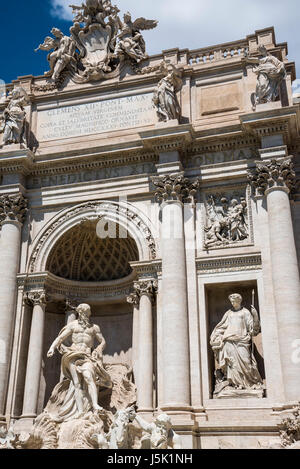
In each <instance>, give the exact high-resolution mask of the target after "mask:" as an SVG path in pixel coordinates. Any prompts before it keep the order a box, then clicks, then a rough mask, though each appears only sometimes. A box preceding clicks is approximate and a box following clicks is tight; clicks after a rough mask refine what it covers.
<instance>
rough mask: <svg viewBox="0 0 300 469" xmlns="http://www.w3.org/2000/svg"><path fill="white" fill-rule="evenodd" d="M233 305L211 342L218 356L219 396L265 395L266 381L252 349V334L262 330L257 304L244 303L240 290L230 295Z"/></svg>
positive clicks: (216, 374) (216, 391)
mask: <svg viewBox="0 0 300 469" xmlns="http://www.w3.org/2000/svg"><path fill="white" fill-rule="evenodd" d="M229 300H230V302H231V304H232V308H231V309H229V310H228V311H227V312H226V313H225V315H224V316H223V319H222V320H221V322H220V323H219V324H218V325H217V326H216V327H215V329H214V330H213V333H212V334H211V338H210V345H211V347H212V349H213V351H214V354H215V360H216V372H215V377H216V386H215V391H214V397H215V398H222V397H263V381H262V378H261V376H260V374H259V371H258V368H257V362H256V360H255V357H254V354H253V349H252V337H254V336H256V335H258V334H259V332H260V321H259V317H258V313H257V311H256V309H255V307H254V306H253V305H252V306H251V313H250V311H249V310H248V309H246V308H244V307H242V301H243V298H242V296H241V295H239V294H236V293H234V294H232V295H230V296H229Z"/></svg>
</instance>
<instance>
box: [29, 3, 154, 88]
mask: <svg viewBox="0 0 300 469" xmlns="http://www.w3.org/2000/svg"><path fill="white" fill-rule="evenodd" d="M70 7H72V8H73V15H74V18H73V26H72V27H71V28H70V36H65V35H64V34H63V33H62V32H61V31H60V30H59V29H57V28H53V29H52V31H51V34H52V36H53V37H49V36H48V37H46V39H45V41H44V43H43V44H41V45H40V46H39V47H38V49H36V50H44V51H48V52H49V54H48V62H49V64H50V70H49V72H46V73H45V75H46V76H48V77H49V82H48V84H47V85H44V88H45V90H48V89H50V88H53V89H55V88H57V87H59V86H61V85H62V83H63V82H64V80H65V79H66V78H67V76H69V77H71V79H72V81H74V82H75V83H87V82H89V81H98V80H104V79H109V78H113V77H115V76H118V75H119V74H120V72H121V68H122V67H123V65H125V63H129V64H130V65H131V66H132V67H136V66H137V64H139V63H140V62H142V61H145V60H147V58H148V56H147V54H146V45H145V41H144V38H143V36H142V34H141V31H143V30H149V29H153V28H155V27H156V26H157V24H158V22H157V21H155V20H146V19H145V18H138V19H137V20H135V21H133V20H132V17H131V14H130V13H126V14H125V15H124V18H123V20H121V18H120V16H119V14H120V10H119V9H118V7H117V6H115V5H112V3H111V0H86V1H85V2H84V3H82V4H81V5H80V6H77V5H70ZM41 91H42V89H41Z"/></svg>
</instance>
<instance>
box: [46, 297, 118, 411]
mask: <svg viewBox="0 0 300 469" xmlns="http://www.w3.org/2000/svg"><path fill="white" fill-rule="evenodd" d="M76 311H77V313H78V320H75V321H72V322H71V323H69V324H68V325H67V326H66V327H64V328H63V329H62V331H61V332H60V333H59V335H58V337H57V338H56V339H55V341H54V342H53V344H52V345H51V347H50V349H49V352H48V354H47V356H48V358H50V357H53V355H54V353H55V350H56V349H57V350H58V351H59V352H60V353H61V354H62V355H63V356H62V364H61V366H62V373H63V376H64V378H66V379H67V380H69V381H70V386H69V389H68V391H67V392H66V395H65V397H64V400H63V403H62V408H61V411H60V417H63V416H64V417H66V418H69V417H70V416H72V417H73V418H74V417H78V416H80V415H83V414H84V413H86V412H89V411H90V410H93V411H97V410H103V409H102V407H101V406H100V405H99V404H98V392H99V387H100V388H106V389H107V388H108V389H111V387H112V381H111V378H110V376H109V374H108V373H107V372H106V371H105V369H104V366H103V350H104V348H105V345H106V342H105V339H104V337H103V335H102V334H101V331H100V328H99V326H97V325H95V324H91V323H90V321H89V319H90V316H91V308H90V306H89V305H87V304H81V305H79V306H78V308H77V309H76ZM68 337H71V340H72V345H71V347H67V346H66V345H64V344H63V342H64V341H65V340H66V339H67V338H68ZM95 339H96V340H97V341H98V342H99V344H100V345H99V346H98V347H97V348H96V349H95V350H94V351H92V349H93V346H94V340H95Z"/></svg>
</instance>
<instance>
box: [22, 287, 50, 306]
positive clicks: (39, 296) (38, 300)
mask: <svg viewBox="0 0 300 469" xmlns="http://www.w3.org/2000/svg"><path fill="white" fill-rule="evenodd" d="M47 301H48V297H47V294H46V292H45V290H38V291H30V292H28V293H26V303H27V304H30V305H32V306H38V305H39V306H43V305H46V303H47Z"/></svg>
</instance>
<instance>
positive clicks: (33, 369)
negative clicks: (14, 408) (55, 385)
mask: <svg viewBox="0 0 300 469" xmlns="http://www.w3.org/2000/svg"><path fill="white" fill-rule="evenodd" d="M27 300H28V302H29V303H30V304H31V305H32V308H33V309H32V319H31V331H30V339H29V349H28V360H27V368H26V380H25V390H24V402H23V412H22V413H23V418H35V417H36V415H37V405H38V394H39V388H40V379H41V367H42V357H43V342H44V326H45V308H46V293H45V292H44V291H43V290H42V291H35V292H30V293H28V295H27Z"/></svg>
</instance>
